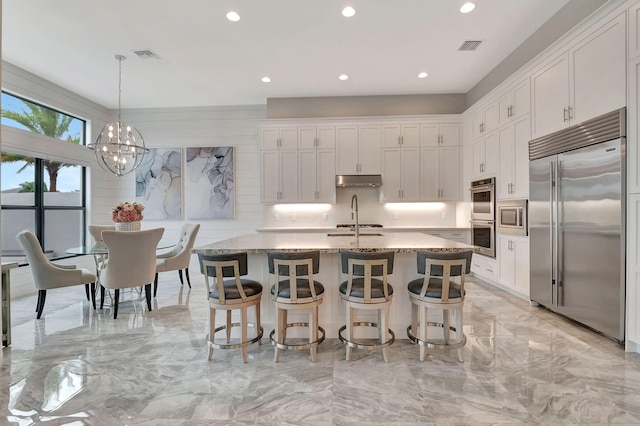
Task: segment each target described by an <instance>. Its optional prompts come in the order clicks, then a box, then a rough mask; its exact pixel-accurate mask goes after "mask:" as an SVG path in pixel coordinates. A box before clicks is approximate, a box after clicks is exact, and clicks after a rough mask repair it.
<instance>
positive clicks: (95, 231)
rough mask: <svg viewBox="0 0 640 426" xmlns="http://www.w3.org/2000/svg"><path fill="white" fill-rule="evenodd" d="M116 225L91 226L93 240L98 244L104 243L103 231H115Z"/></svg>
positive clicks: (90, 231) (90, 232)
mask: <svg viewBox="0 0 640 426" xmlns="http://www.w3.org/2000/svg"><path fill="white" fill-rule="evenodd" d="M115 230H116V226H115V225H89V234H90V235H91V236H92V237H93V240H94V241H95V242H96V244H97V243H101V242H103V241H102V231H115Z"/></svg>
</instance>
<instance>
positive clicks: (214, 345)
mask: <svg viewBox="0 0 640 426" xmlns="http://www.w3.org/2000/svg"><path fill="white" fill-rule="evenodd" d="M247 326H248V327H252V328H255V327H256V325H255V324H254V323H252V322H250V323H247ZM231 327H240V323H239V322H234V323H231ZM226 328H227V326H226V324H225V325H221V326H220V327H216V329H215V330H214V334H215V333H217V332H219V331H222V330H226ZM263 334H264V329H263V328H262V327H260V329H259V330H258V335H257V336H256V337H254V338H253V339H251V340H246V341H244V342H239V343H214V341H213V340H211V336H207V344H208V345H209V346H210V347H212V348H214V349H238V348H241V347H243V346H247V345H250V344H252V343H256V342H257V341H259V340H260V339H262V336H263ZM214 338H215V336H214Z"/></svg>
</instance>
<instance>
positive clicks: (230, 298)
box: [198, 253, 264, 362]
mask: <svg viewBox="0 0 640 426" xmlns="http://www.w3.org/2000/svg"><path fill="white" fill-rule="evenodd" d="M198 258H199V261H200V272H202V274H203V275H204V280H205V283H206V285H207V294H208V295H209V336H208V339H207V343H208V345H209V358H208V359H209V360H211V358H212V357H213V350H214V349H238V348H242V361H243V362H247V346H248V345H250V344H252V343H256V342H258V344H261V343H262V342H261V340H260V339H262V334H263V333H264V330H263V329H262V326H261V324H260V298H261V297H262V284H260V283H259V282H257V281H254V280H250V279H246V278H240V277H242V276H244V275H247V273H248V272H247V253H232V254H198ZM209 278H213V279H214V280H213V282H212V285H209ZM225 278H230V279H226V280H225ZM251 306H254V307H255V313H256V322H255V323H249V322H248V319H247V310H248V308H249V307H251ZM234 309H238V310H240V322H239V323H238V322H233V323H232V322H231V312H232V311H233V310H234ZM216 310H224V311H226V312H227V321H226V323H225V324H224V325H221V326H219V327H217V328H216ZM252 325H253V326H254V327H255V329H256V336H255V337H253V338H249V337H248V328H249V326H252ZM233 327H240V336H241V337H240V342H239V343H233V344H232V343H231V329H232V328H233ZM222 330H225V332H226V343H216V339H215V335H216V333H217V332H219V331H222Z"/></svg>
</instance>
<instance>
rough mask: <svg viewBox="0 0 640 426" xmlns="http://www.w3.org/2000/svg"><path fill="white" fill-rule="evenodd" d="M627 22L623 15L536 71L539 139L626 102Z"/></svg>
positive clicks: (535, 115) (535, 134)
mask: <svg viewBox="0 0 640 426" xmlns="http://www.w3.org/2000/svg"><path fill="white" fill-rule="evenodd" d="M625 27H626V25H625V15H624V14H621V15H619V16H618V17H616V18H615V19H613V20H611V21H609V22H607V23H605V24H603V25H602V26H600V27H598V28H597V29H596V30H595V31H594V32H593V33H592V34H590V35H589V36H587V37H585V38H584V39H582V40H581V41H580V42H579V43H578V44H576V45H575V46H573V47H572V48H571V49H569V51H567V52H565V53H563V54H562V55H560V56H558V57H556V58H555V59H553V60H551V61H550V62H549V63H547V64H546V65H545V66H544V67H542V68H541V69H540V70H539V71H538V72H536V73H534V74H533V76H532V77H531V84H532V95H533V111H532V120H533V135H532V137H533V138H534V139H535V138H538V137H540V136H544V135H547V134H549V133H552V132H554V131H556V130H560V129H562V128H564V127H566V126H569V125H572V124H576V123H581V122H583V121H585V120H588V119H590V118H594V117H597V116H598V115H601V114H604V113H607V112H610V111H613V110H615V109H617V108H621V107H623V106H625V104H626V90H625V89H626V84H625V81H626V43H625V41H626V28H625Z"/></svg>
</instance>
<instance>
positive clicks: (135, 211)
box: [111, 202, 144, 223]
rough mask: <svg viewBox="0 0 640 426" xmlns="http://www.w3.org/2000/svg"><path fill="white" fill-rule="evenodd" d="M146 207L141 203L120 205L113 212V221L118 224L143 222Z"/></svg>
mask: <svg viewBox="0 0 640 426" xmlns="http://www.w3.org/2000/svg"><path fill="white" fill-rule="evenodd" d="M143 210H144V206H143V205H142V204H140V203H129V202H125V203H120V204H118V205H117V206H116V207H115V208H114V209H113V211H112V212H111V219H112V220H113V221H114V222H116V223H122V222H138V221H141V220H142V218H143V216H142V211H143Z"/></svg>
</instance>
